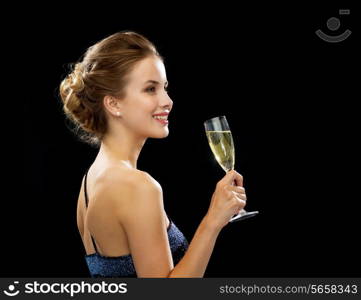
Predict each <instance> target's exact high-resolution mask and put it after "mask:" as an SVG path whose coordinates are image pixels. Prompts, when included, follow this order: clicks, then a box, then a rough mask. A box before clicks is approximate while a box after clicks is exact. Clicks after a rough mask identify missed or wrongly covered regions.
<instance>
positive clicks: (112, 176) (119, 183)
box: [97, 167, 162, 203]
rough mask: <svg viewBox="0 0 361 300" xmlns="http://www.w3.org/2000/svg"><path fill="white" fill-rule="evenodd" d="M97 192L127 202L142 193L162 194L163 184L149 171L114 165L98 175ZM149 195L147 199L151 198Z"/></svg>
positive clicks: (108, 197) (111, 199) (111, 198)
mask: <svg viewBox="0 0 361 300" xmlns="http://www.w3.org/2000/svg"><path fill="white" fill-rule="evenodd" d="M97 183H98V184H97V194H98V195H99V194H101V195H102V197H106V198H107V199H109V200H110V201H116V202H118V203H119V201H122V202H127V200H128V199H129V200H131V199H133V198H134V197H137V196H138V198H142V197H139V196H141V195H152V194H159V193H160V194H161V193H162V187H161V185H160V184H159V183H158V182H157V181H156V180H155V179H154V178H153V177H152V176H151V175H150V174H149V173H147V172H145V171H141V170H137V169H128V168H122V167H112V168H108V169H106V170H104V171H103V172H102V173H101V174H99V175H98V179H97ZM151 198H152V197H148V198H147V199H151Z"/></svg>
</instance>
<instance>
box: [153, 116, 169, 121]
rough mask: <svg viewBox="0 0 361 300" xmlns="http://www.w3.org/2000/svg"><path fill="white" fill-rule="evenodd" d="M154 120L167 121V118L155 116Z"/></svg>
mask: <svg viewBox="0 0 361 300" xmlns="http://www.w3.org/2000/svg"><path fill="white" fill-rule="evenodd" d="M153 118H154V119H159V120H167V116H153Z"/></svg>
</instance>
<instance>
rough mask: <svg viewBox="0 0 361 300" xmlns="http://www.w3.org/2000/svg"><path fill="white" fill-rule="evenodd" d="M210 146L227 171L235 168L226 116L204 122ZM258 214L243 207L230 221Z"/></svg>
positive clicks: (231, 139) (231, 140)
mask: <svg viewBox="0 0 361 300" xmlns="http://www.w3.org/2000/svg"><path fill="white" fill-rule="evenodd" d="M204 127H205V130H206V135H207V139H208V143H209V146H210V147H211V150H212V152H213V155H214V156H215V158H216V160H217V162H218V163H219V165H220V166H221V167H222V169H223V170H224V171H225V172H228V171H230V170H233V169H234V161H235V153H234V144H233V138H232V133H231V130H230V128H229V125H228V122H227V119H226V117H225V116H219V117H215V118H212V119H209V120H206V121H205V122H204ZM257 214H258V211H251V212H247V211H245V210H244V209H242V210H241V211H240V212H239V214H238V215H234V216H233V217H232V218H231V219H230V220H229V222H234V221H240V220H244V219H247V218H250V217H253V216H255V215H257Z"/></svg>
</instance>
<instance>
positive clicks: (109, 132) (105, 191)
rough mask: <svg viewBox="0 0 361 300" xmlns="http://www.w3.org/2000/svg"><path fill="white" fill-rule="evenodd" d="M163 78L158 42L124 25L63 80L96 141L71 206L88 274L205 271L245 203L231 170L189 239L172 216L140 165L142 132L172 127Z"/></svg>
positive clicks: (65, 94) (161, 133)
mask: <svg viewBox="0 0 361 300" xmlns="http://www.w3.org/2000/svg"><path fill="white" fill-rule="evenodd" d="M167 84H168V82H167V77H166V71H165V67H164V64H163V60H162V57H161V56H160V55H159V54H158V52H157V50H156V48H155V47H154V45H153V44H152V43H151V42H150V41H148V40H147V39H146V38H145V37H143V36H142V35H140V34H137V33H135V32H129V31H128V32H118V33H115V34H113V35H111V36H109V37H107V38H105V39H103V40H102V41H100V42H98V43H97V44H95V45H94V46H92V47H90V48H89V49H88V51H87V52H86V53H85V55H84V57H83V59H82V61H80V62H78V63H77V64H76V65H75V67H74V70H73V71H72V72H71V73H70V74H69V75H68V76H67V77H66V78H65V79H64V80H63V82H62V83H61V86H60V95H61V99H62V101H63V104H64V111H65V113H66V115H67V117H69V118H70V119H71V120H72V121H73V122H74V124H75V125H76V131H77V132H79V130H81V132H82V134H81V138H82V139H83V140H85V141H86V142H88V143H90V144H93V145H97V146H99V152H98V155H97V156H96V158H95V160H94V162H93V163H92V165H91V166H90V168H89V169H88V171H87V172H86V174H85V176H84V178H83V181H82V185H81V189H80V193H79V198H78V206H77V225H78V229H79V232H80V235H81V238H82V241H83V244H84V248H85V251H86V255H85V258H86V262H87V265H88V268H89V271H90V275H91V276H92V277H158V278H163V277H203V275H204V272H205V269H206V267H207V264H208V262H209V258H210V256H211V253H212V251H213V247H214V244H215V241H216V238H217V236H218V234H219V232H220V231H221V229H222V228H223V227H224V226H225V225H226V224H227V223H228V221H229V219H230V218H231V217H232V216H233V215H235V214H237V213H238V212H239V211H240V210H241V209H243V207H244V206H245V201H246V195H245V190H244V188H243V187H242V176H241V175H240V174H238V173H237V172H236V171H230V172H228V173H227V174H226V175H225V176H224V178H223V179H222V180H220V181H219V182H218V183H217V185H216V189H215V192H214V194H213V196H212V199H211V203H210V207H209V209H208V211H207V214H206V215H205V217H204V218H203V219H202V221H201V223H200V225H199V227H198V228H197V230H196V233H195V235H194V237H193V239H192V241H191V243H190V244H189V243H188V241H187V240H186V239H185V237H184V235H183V234H182V232H181V231H180V230H179V229H178V228H177V226H176V225H175V224H174V223H173V222H172V221H171V220H170V219H169V218H168V216H167V214H166V212H165V211H164V207H163V198H162V188H161V186H160V184H159V183H158V182H157V181H156V180H154V179H153V178H152V176H151V175H149V174H148V173H147V172H144V171H141V170H138V169H137V160H138V157H139V154H140V151H141V150H142V147H143V145H144V143H145V141H146V140H147V138H165V137H167V136H168V134H169V131H168V125H167V124H168V121H167V118H168V115H169V113H170V112H171V110H172V107H173V101H172V100H171V99H170V97H169V96H168V94H167V90H166V89H167ZM78 129H79V130H78ZM233 181H236V183H237V186H233V185H232V182H233Z"/></svg>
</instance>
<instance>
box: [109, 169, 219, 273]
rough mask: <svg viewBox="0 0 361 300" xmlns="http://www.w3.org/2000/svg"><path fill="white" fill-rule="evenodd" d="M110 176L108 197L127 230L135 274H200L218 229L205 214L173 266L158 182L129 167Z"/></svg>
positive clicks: (206, 262)
mask: <svg viewBox="0 0 361 300" xmlns="http://www.w3.org/2000/svg"><path fill="white" fill-rule="evenodd" d="M113 179H114V184H113V185H112V187H111V188H109V189H108V192H107V194H109V195H108V196H107V197H112V199H114V201H115V202H116V203H117V205H116V215H117V218H118V220H119V224H120V225H121V226H123V228H124V230H125V232H126V233H127V237H128V243H129V247H130V251H131V255H132V258H133V262H134V266H135V269H136V272H137V276H138V277H147V278H148V277H157V278H166V277H202V276H203V274H204V271H205V269H206V267H207V264H208V262H209V259H210V256H211V254H212V251H213V248H214V244H215V241H216V238H217V236H218V233H219V231H220V229H218V227H216V226H212V223H211V222H210V221H209V219H208V218H207V216H206V217H205V218H204V219H203V220H202V222H201V224H200V226H199V227H198V229H197V231H196V233H195V235H194V238H193V239H192V241H191V243H190V245H189V248H188V250H187V252H186V254H185V255H184V257H183V258H182V260H181V261H180V262H179V263H178V264H177V265H176V266H175V267H174V266H173V259H172V254H171V251H170V246H169V241H168V234H167V231H166V224H165V221H164V208H163V197H162V189H161V187H160V185H159V184H158V183H157V182H156V181H155V180H154V179H152V178H151V176H150V175H148V174H147V173H145V172H139V171H132V174H129V176H124V174H122V176H121V178H120V177H117V176H116V175H113ZM115 182H117V183H116V184H115ZM119 195H121V198H122V199H119Z"/></svg>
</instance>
